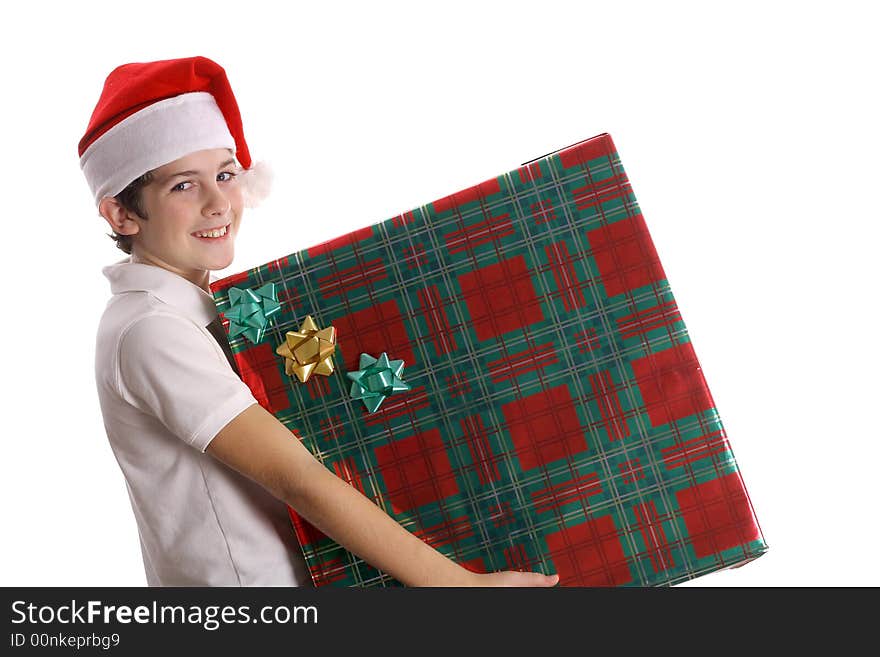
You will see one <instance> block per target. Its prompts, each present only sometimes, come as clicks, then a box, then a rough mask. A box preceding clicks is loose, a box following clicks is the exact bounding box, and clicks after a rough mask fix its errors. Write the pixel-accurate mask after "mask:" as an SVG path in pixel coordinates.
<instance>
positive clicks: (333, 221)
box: [0, 0, 880, 586]
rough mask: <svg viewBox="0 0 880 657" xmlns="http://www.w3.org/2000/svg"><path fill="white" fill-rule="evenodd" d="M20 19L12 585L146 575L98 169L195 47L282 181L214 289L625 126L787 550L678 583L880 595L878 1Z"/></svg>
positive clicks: (262, 6) (183, 5) (771, 520)
mask: <svg viewBox="0 0 880 657" xmlns="http://www.w3.org/2000/svg"><path fill="white" fill-rule="evenodd" d="M24 4H25V3H8V6H5V7H4V9H3V12H4V15H3V17H2V27H0V30H2V34H0V36H2V38H0V49H2V58H0V61H2V67H3V68H2V71H3V75H2V84H3V92H2V103H0V104H2V107H0V113H2V121H0V126H2V131H3V134H2V139H0V143H2V146H3V154H2V155H3V173H2V177H0V185H2V195H3V218H2V232H0V244H2V259H0V266H2V268H3V271H2V280H3V282H4V295H3V296H4V299H5V301H4V302H3V306H2V307H3V309H4V312H3V313H2V329H0V330H2V331H3V335H2V338H3V339H2V342H0V345H2V350H3V355H2V364H3V369H2V386H3V395H2V398H3V424H2V425H0V426H2V428H0V434H2V441H3V450H2V465H0V468H2V472H0V486H2V490H0V500H2V505H3V506H2V510H3V516H2V539H0V584H2V585H110V586H115V585H141V584H143V583H144V582H145V579H144V574H143V567H142V563H141V557H140V551H139V546H138V540H137V531H136V527H135V523H134V519H133V516H132V512H131V508H130V506H129V502H128V498H127V495H126V490H125V485H124V481H123V478H122V475H121V473H120V471H119V468H118V466H117V464H116V462H115V460H114V458H113V455H112V453H111V451H110V447H109V445H108V443H107V439H106V436H105V434H104V430H103V425H102V422H101V416H100V410H99V407H98V401H97V396H96V393H95V387H94V378H93V359H94V336H95V329H96V326H97V322H98V319H99V316H100V314H101V312H102V310H103V306H104V304H105V303H106V300H107V298H108V295H109V288H108V285H107V282H106V280H105V279H104V277H103V276H102V275H101V272H100V269H101V267H102V266H104V265H106V264H109V263H111V262H114V261H116V260H118V259H120V258H121V257H123V254H122V253H121V252H120V251H118V250H116V249H115V247H114V246H113V244H112V242H111V241H110V240H109V239H108V238H107V237H106V236H105V234H106V233H107V232H108V231H107V227H106V224H104V223H103V222H102V220H100V219H99V217H98V215H97V212H96V210H95V208H94V206H93V204H92V201H91V198H90V195H89V192H88V188H87V186H86V183H85V180H84V178H83V177H82V174H81V172H80V171H79V165H78V158H77V152H76V150H77V142H78V141H79V139H80V137H81V136H82V134H83V132H84V131H85V127H86V125H87V123H88V120H89V116H90V115H91V112H92V109H93V108H94V105H95V103H96V101H97V99H98V96H99V94H100V91H101V87H102V85H103V82H104V78H105V77H106V75H107V74H108V73H109V72H110V70H111V69H112V68H114V67H115V66H117V65H119V64H122V63H126V62H132V61H150V60H156V59H168V58H173V57H187V56H192V55H197V54H199V55H204V56H207V57H210V58H212V59H214V60H216V61H217V62H219V63H220V64H221V65H223V66H224V68H225V69H226V71H227V74H228V76H229V79H230V81H231V83H232V86H233V88H234V90H235V93H236V95H237V98H238V101H239V105H240V107H241V110H242V114H243V117H244V125H245V134H246V135H247V138H248V142H249V144H250V147H251V152H252V153H253V154H254V156H255V158H256V159H258V160H266V161H268V162H270V163H271V164H272V166H273V167H274V169H275V174H276V179H275V180H276V184H275V189H274V192H273V196H272V197H271V198H270V199H269V200H268V201H267V202H265V203H264V205H263V206H262V207H260V208H259V209H256V210H252V211H248V213H247V214H246V215H245V223H244V224H243V229H242V232H241V234H240V238H239V241H238V245H237V257H236V260H235V262H234V263H233V266H232V267H231V268H230V269H228V270H225V271H224V272H221V274H232V273H235V272H238V271H241V270H244V269H247V268H249V267H252V266H255V265H259V264H262V263H264V262H266V261H268V260H271V259H274V258H277V257H280V256H282V255H285V254H287V253H290V252H293V251H296V250H299V249H301V248H305V247H308V246H311V245H314V244H316V243H318V242H321V241H324V240H326V239H330V238H333V237H337V236H339V235H342V234H344V233H346V232H348V231H350V230H353V229H356V228H360V227H363V226H365V225H369V224H372V223H376V222H377V221H381V220H384V219H386V218H389V217H391V216H393V215H396V214H398V213H400V212H403V211H406V210H409V209H412V208H413V207H415V206H418V205H421V204H424V203H427V202H430V201H433V200H434V199H436V198H439V197H441V196H445V195H447V194H450V193H452V192H454V191H458V190H459V189H461V188H463V187H466V186H469V185H472V184H475V183H477V182H480V181H483V180H485V179H487V178H490V177H493V176H495V175H498V174H500V173H503V172H506V171H509V170H510V169H513V168H515V167H516V166H518V165H519V164H520V163H522V162H524V161H526V160H527V159H531V158H533V157H536V156H540V155H543V154H545V153H547V152H548V151H552V150H555V149H557V148H560V147H563V146H567V145H569V144H571V143H573V142H576V141H579V140H581V139H584V138H587V137H591V136H593V135H595V134H598V133H601V132H609V133H610V134H611V135H612V138H613V139H614V141H615V144H616V145H617V148H618V151H619V153H620V156H621V159H622V162H623V165H624V167H625V168H626V171H627V173H628V175H629V178H630V181H631V183H632V185H633V188H634V190H635V194H636V197H637V199H638V201H639V204H640V206H641V209H642V211H643V213H644V215H645V218H646V220H647V222H648V226H649V228H650V230H651V233H652V235H653V238H654V242H655V244H656V246H657V250H658V252H659V254H660V257H661V259H662V261H663V265H664V267H665V270H666V272H667V274H668V278H669V280H670V284H671V285H672V289H673V290H674V293H675V296H676V299H677V301H678V304H679V307H680V309H681V312H682V315H683V317H684V319H685V321H686V323H687V325H688V328H689V330H690V333H691V337H692V340H693V344H694V346H695V348H696V351H697V354H698V356H699V358H700V360H701V362H702V365H703V369H704V372H705V374H706V377H707V380H708V382H709V385H710V387H711V389H712V392H713V395H714V398H715V401H716V403H717V405H718V408H719V411H720V413H721V417H722V419H723V420H724V422H725V426H726V428H727V431H728V435H729V439H730V441H731V445H732V448H733V451H734V454H735V456H736V458H737V461H738V463H739V465H740V468H741V471H742V475H743V478H744V481H745V483H746V486H747V488H748V491H749V493H750V495H751V498H752V502H753V504H754V506H755V509H756V512H757V516H758V519H759V521H760V523H761V527H762V529H763V531H764V534H765V537H766V539H767V542H768V543H769V545H770V551H769V552H768V553H767V554H766V555H765V556H763V557H761V558H760V559H759V560H757V561H755V562H753V563H751V564H748V565H746V566H744V567H742V568H740V569H737V570H733V571H726V572H722V573H716V574H712V575H709V576H706V577H702V578H699V579H697V580H695V581H693V582H691V583H688V584H685V585H686V586H744V585H770V586H776V585H807V584H818V585H865V584H871V585H878V584H880V576H878V574H877V573H878V569H877V567H876V551H877V545H878V541H880V531H878V527H877V522H878V505H877V500H878V495H877V493H876V490H877V489H876V482H877V478H878V455H880V448H878V440H880V435H878V434H880V432H878V429H877V426H878V425H877V420H876V418H875V416H874V413H875V412H877V408H878V406H877V393H878V379H877V372H878V364H880V363H878V360H880V359H878V339H877V322H876V319H877V284H876V273H875V271H876V260H877V258H876V247H875V240H876V239H877V237H878V235H880V232H878V229H877V221H878V212H877V205H876V199H875V196H876V190H877V180H878V155H877V154H878V147H880V139H878V127H877V125H878V124H877V121H878V119H877V117H878V116H880V107H878V102H877V97H876V96H875V95H874V94H875V93H876V91H877V80H876V76H877V68H878V54H880V52H878V47H877V45H876V44H877V36H876V28H877V22H876V20H873V19H871V17H870V16H869V13H868V7H869V4H870V3H867V2H866V3H864V4H860V3H851V2H849V3H848V2H834V3H830V2H828V3H822V4H819V3H812V2H797V3H795V2H790V3H789V2H785V3H782V2H776V3H774V2H760V3H752V2H743V1H739V2H737V3H735V5H733V4H732V5H731V6H730V8H729V9H721V8H717V4H716V3H696V2H694V3H686V4H685V3H678V2H661V3H638V4H636V3H628V2H614V3H611V2H602V3H591V2H571V3H560V2H548V1H547V0H541V2H537V1H534V2H528V3H517V2H510V1H508V2H478V1H476V0H471V1H470V2H463V3H460V2H448V1H447V2H444V3H442V4H440V3H399V4H392V3H386V2H366V3H354V2H352V3H342V2H333V3H316V2H304V3H296V2H291V3H280V2H266V3H260V2H252V3H248V5H250V8H248V9H246V6H247V5H246V4H245V3H243V2H220V1H213V2H169V3H166V2H156V1H155V0H154V1H151V2H146V3H128V2H118V1H115V2H93V3H88V2H86V3H82V2H80V3H64V4H62V3H58V4H57V5H55V4H45V3H28V4H27V8H26V9H25V8H23V5H24ZM872 409H874V410H872Z"/></svg>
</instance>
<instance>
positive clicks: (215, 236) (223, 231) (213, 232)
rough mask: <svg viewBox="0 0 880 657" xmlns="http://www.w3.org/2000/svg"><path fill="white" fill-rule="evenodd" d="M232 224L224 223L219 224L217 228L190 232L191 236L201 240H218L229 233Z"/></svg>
mask: <svg viewBox="0 0 880 657" xmlns="http://www.w3.org/2000/svg"><path fill="white" fill-rule="evenodd" d="M231 225H232V224H226V225H225V226H220V227H219V228H211V229H210V230H200V231H198V232H195V233H190V235H192V236H193V237H197V238H199V239H201V240H220V239H223V238H224V237H226V236H227V235H229V227H230V226H231Z"/></svg>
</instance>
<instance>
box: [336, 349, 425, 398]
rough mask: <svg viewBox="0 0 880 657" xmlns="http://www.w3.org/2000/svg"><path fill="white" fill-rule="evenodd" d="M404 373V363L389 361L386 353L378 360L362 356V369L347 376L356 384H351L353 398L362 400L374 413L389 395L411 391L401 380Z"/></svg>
mask: <svg viewBox="0 0 880 657" xmlns="http://www.w3.org/2000/svg"><path fill="white" fill-rule="evenodd" d="M402 373H403V361H402V360H388V354H386V353H385V352H384V351H383V352H382V355H381V356H379V358H378V359H376V358H373V357H372V356H370V355H369V354H361V362H360V369H359V370H358V371H357V372H348V373H347V374H346V376H347V377H348V378H349V379H351V380H352V381H353V382H354V383H352V384H351V398H352V399H360V400H361V401H363V402H364V406H366V407H367V411H369V412H370V413H374V412H375V411H376V410H377V409H378V408H379V405H380V404H381V403H382V402H383V401H385V398H386V397H387V396H388V395H390V394H392V393H395V392H402V391H404V390H411V387H410V385H409V384H408V383H406V382H405V381H403V380H401V379H400V375H401V374H402Z"/></svg>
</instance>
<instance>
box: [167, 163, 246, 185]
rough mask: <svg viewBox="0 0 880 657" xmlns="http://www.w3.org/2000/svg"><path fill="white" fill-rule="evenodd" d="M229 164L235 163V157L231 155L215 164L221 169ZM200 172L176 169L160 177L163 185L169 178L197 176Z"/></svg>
mask: <svg viewBox="0 0 880 657" xmlns="http://www.w3.org/2000/svg"><path fill="white" fill-rule="evenodd" d="M230 164H235V158H232V157H231V158H229V159H228V160H226V161H225V162H223V163H221V164H219V165H218V166H217V169H222V168H224V167H228V166H229V165H230ZM200 173H201V172H200V171H193V170H190V171H178V172H177V173H172V174H170V175H168V176H165V177H164V178H162V184H163V185H164V184H165V183H167V182H168V181H169V180H171V179H172V178H178V177H180V176H197V175H199V174H200Z"/></svg>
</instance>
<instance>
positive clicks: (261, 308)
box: [223, 283, 281, 344]
mask: <svg viewBox="0 0 880 657" xmlns="http://www.w3.org/2000/svg"><path fill="white" fill-rule="evenodd" d="M229 305H230V309H229V310H227V311H226V312H225V313H223V314H224V315H225V316H226V319H228V320H229V337H230V339H231V338H234V337H235V336H237V335H244V337H246V338H247V339H248V340H250V341H251V342H253V343H254V344H257V343H258V342H259V341H260V340H262V339H263V336H264V335H265V334H266V327H268V326H269V320H270V319H271V317H272V315H274V314H276V313H278V312H280V311H281V304H280V303H278V293H277V292H276V290H275V283H266V284H265V285H263V286H262V287H258V288H256V289H244V290H242V289H239V288H237V287H233V288H230V289H229Z"/></svg>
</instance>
